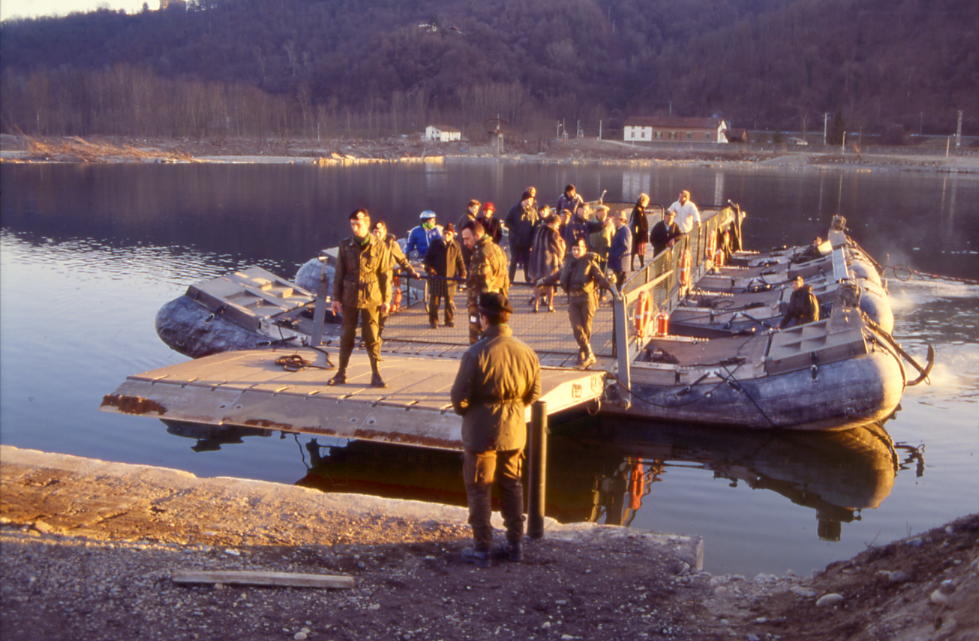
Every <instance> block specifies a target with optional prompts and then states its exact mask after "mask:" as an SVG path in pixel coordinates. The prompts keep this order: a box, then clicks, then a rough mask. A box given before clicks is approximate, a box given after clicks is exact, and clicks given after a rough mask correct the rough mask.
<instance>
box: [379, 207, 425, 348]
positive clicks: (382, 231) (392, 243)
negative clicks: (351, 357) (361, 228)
mask: <svg viewBox="0 0 979 641" xmlns="http://www.w3.org/2000/svg"><path fill="white" fill-rule="evenodd" d="M372 233H373V234H374V237H375V238H377V240H379V241H380V242H381V244H382V245H383V247H384V251H385V252H386V254H385V257H384V269H385V270H386V271H387V274H388V283H390V285H391V292H392V296H395V294H394V290H395V289H396V288H395V286H394V267H395V265H397V266H398V267H400V268H401V269H402V271H404V273H406V274H408V275H409V276H411V277H412V278H415V279H419V278H421V274H419V273H418V272H417V271H415V268H414V267H412V265H411V262H409V260H408V257H407V256H405V253H404V252H403V251H401V245H399V244H398V239H397V238H395V237H394V234H389V233H388V225H387V223H386V222H384V221H383V220H379V221H377V222H375V223H374V228H373V230H372ZM397 296H400V293H399V294H397ZM394 303H395V304H394V305H392V307H391V309H389V310H388V311H389V312H390V313H391V314H393V313H395V312H396V311H398V310H397V300H395V301H394ZM388 315H389V314H387V313H385V314H381V315H380V316H379V317H378V320H377V336H378V338H380V337H381V336H383V334H384V323H385V321H387V319H388Z"/></svg>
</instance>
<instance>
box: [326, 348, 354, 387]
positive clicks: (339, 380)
mask: <svg viewBox="0 0 979 641" xmlns="http://www.w3.org/2000/svg"><path fill="white" fill-rule="evenodd" d="M349 363H350V354H346V355H344V354H342V353H341V354H340V364H339V365H338V367H337V373H336V374H334V375H333V378H331V379H330V380H328V381H327V382H326V384H327V385H343V384H344V383H346V382H347V365H348V364H349Z"/></svg>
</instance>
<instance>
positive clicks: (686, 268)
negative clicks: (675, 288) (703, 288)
mask: <svg viewBox="0 0 979 641" xmlns="http://www.w3.org/2000/svg"><path fill="white" fill-rule="evenodd" d="M680 285H681V286H683V287H689V286H690V250H689V249H687V250H685V251H684V252H683V253H682V254H680Z"/></svg>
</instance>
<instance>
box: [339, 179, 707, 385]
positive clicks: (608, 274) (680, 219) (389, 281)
mask: <svg viewBox="0 0 979 641" xmlns="http://www.w3.org/2000/svg"><path fill="white" fill-rule="evenodd" d="M648 206H649V196H648V195H647V194H640V195H639V197H638V198H637V199H636V202H635V205H634V207H633V208H632V211H631V212H630V213H626V212H624V211H621V212H614V213H613V212H611V211H610V209H609V208H608V207H607V206H605V205H603V204H598V205H589V204H588V203H586V201H585V199H584V198H583V197H582V196H581V194H579V193H578V191H577V189H576V188H575V186H574V185H573V184H569V185H567V186H566V187H565V188H564V191H563V192H562V193H561V195H560V196H559V197H558V198H557V200H556V202H555V204H554V205H553V206H551V205H549V204H547V203H541V202H539V201H538V198H537V188H536V187H534V186H529V187H527V188H526V189H525V190H524V191H523V193H522V194H521V195H520V199H519V200H518V201H517V203H516V204H514V205H513V206H512V207H511V208H510V209H509V210H508V212H507V213H506V215H505V216H503V217H502V218H501V217H499V216H497V215H496V206H495V205H494V204H493V203H491V202H485V203H483V202H480V201H479V200H476V199H472V200H470V201H469V202H468V203H467V205H466V211H465V213H464V214H463V215H462V216H461V217H460V219H459V220H458V222H457V223H455V224H453V223H448V224H445V225H443V224H441V223H440V222H439V219H438V214H436V212H434V211H432V210H430V209H426V210H424V211H422V212H421V214H419V224H418V225H417V226H416V227H414V228H412V229H411V230H410V231H409V233H408V239H407V243H406V244H405V246H404V247H403V248H402V247H401V245H399V243H398V242H397V241H396V240H395V237H394V236H393V235H392V234H389V233H388V230H387V226H386V224H385V223H384V222H383V221H375V222H374V224H373V226H371V220H370V214H369V213H368V212H367V211H366V210H363V209H358V210H355V211H354V212H353V213H352V214H351V215H350V225H351V230H352V231H353V235H352V236H351V237H350V238H347V239H345V240H344V241H343V242H341V244H340V246H339V253H338V260H337V271H336V277H335V278H334V287H333V289H334V291H333V311H334V313H335V314H337V315H339V316H341V317H342V319H343V326H342V332H341V334H342V335H341V340H340V345H341V349H340V363H339V369H338V371H337V373H336V375H335V376H334V377H333V378H332V379H331V381H330V382H331V384H341V383H343V382H345V380H346V365H347V362H348V361H349V358H350V350H351V349H352V347H353V344H354V335H355V332H356V329H357V326H358V325H360V327H361V335H362V340H363V343H364V346H365V347H366V348H367V351H368V355H369V357H370V359H371V367H372V371H373V377H372V381H371V384H372V385H376V386H379V387H383V386H384V385H385V383H384V380H383V378H382V377H381V373H380V369H379V366H378V362H379V361H380V345H381V338H382V334H383V331H384V321H385V319H386V318H387V316H388V314H389V313H391V312H392V311H394V310H396V309H397V306H398V305H399V302H400V300H399V296H398V294H400V289H399V287H398V282H397V278H398V274H397V273H395V268H400V273H402V274H406V275H408V276H410V277H412V278H422V277H424V278H427V279H428V321H429V326H430V327H432V328H437V327H439V321H440V318H439V317H440V312H441V323H442V324H443V325H444V326H446V327H454V326H455V302H454V298H455V294H456V292H457V290H458V288H459V287H460V285H461V286H464V287H465V291H466V302H467V310H466V312H467V316H468V319H467V320H468V324H469V341H470V343H471V344H472V343H475V342H476V341H477V340H478V339H479V337H480V336H481V335H482V333H483V329H482V328H481V327H480V323H479V310H478V301H479V296H480V294H483V293H499V294H502V295H503V296H504V298H508V296H509V289H510V284H511V283H512V282H513V281H514V279H515V278H516V277H517V273H518V269H519V270H522V272H523V278H524V282H525V283H527V284H530V285H532V286H533V290H532V292H533V293H532V295H531V296H530V298H529V301H528V303H529V305H530V306H531V308H532V309H533V311H534V312H538V311H541V310H544V311H548V312H553V311H554V310H555V306H554V304H555V296H556V293H557V288H558V287H560V288H561V289H563V290H564V292H565V293H566V294H567V296H568V301H569V306H568V309H569V320H570V322H571V329H572V333H573V334H574V336H575V339H576V341H577V343H578V346H579V353H578V362H579V365H580V366H581V367H589V366H590V365H592V364H593V363H594V362H595V355H594V353H593V352H592V349H591V345H590V342H589V341H590V336H591V322H592V318H593V317H594V315H595V310H596V309H597V307H598V305H599V304H600V302H601V301H602V300H604V297H605V296H606V295H607V294H609V293H612V294H613V295H617V292H618V289H619V288H621V287H622V284H623V283H624V281H625V278H626V275H627V274H628V272H630V271H632V270H634V269H636V266H637V264H638V266H639V267H640V268H641V267H642V266H643V265H644V264H645V255H646V247H647V245H652V247H653V253H654V254H657V253H659V252H660V251H663V250H664V249H666V248H668V247H670V246H672V245H673V244H674V243H675V242H677V240H678V239H679V238H681V237H682V235H683V234H687V233H690V232H691V231H692V230H693V229H694V226H695V225H699V224H700V212H699V210H698V209H697V206H696V205H695V204H694V203H693V201H692V200H691V199H690V192H688V191H686V190H684V191H682V192H680V194H679V196H678V197H677V200H676V202H674V203H673V204H672V205H670V207H669V208H668V209H667V211H666V214H665V215H664V219H663V220H662V221H659V222H657V223H656V225H654V226H653V228H652V229H651V230H650V229H649V223H648V217H647V211H646V209H647V207H648ZM504 232H506V238H507V240H506V243H507V244H508V249H509V257H508V256H507V252H505V251H504V249H503V247H502V243H503V242H504ZM410 259H417V260H420V261H421V264H422V265H423V266H424V275H422V274H420V273H419V272H418V271H417V270H416V269H415V267H414V266H413V265H412V263H411V260H410Z"/></svg>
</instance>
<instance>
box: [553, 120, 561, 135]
mask: <svg viewBox="0 0 979 641" xmlns="http://www.w3.org/2000/svg"><path fill="white" fill-rule="evenodd" d="M554 137H555V138H557V139H558V140H560V139H561V121H560V120H558V121H557V129H556V130H555V131H554Z"/></svg>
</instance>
